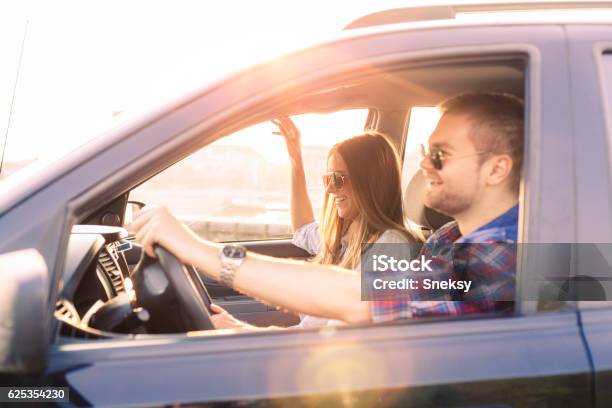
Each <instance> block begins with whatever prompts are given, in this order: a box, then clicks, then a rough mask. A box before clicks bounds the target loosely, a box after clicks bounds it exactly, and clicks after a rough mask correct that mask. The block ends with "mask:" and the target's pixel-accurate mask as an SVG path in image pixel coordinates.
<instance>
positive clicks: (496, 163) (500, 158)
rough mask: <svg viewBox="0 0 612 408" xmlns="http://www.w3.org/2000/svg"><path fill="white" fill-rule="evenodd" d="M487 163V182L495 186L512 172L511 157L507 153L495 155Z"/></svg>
mask: <svg viewBox="0 0 612 408" xmlns="http://www.w3.org/2000/svg"><path fill="white" fill-rule="evenodd" d="M487 161H488V162H489V163H488V165H487V168H486V170H487V175H486V177H487V184H489V185H491V186H496V185H499V184H501V183H503V182H504V181H505V180H507V179H508V177H509V176H510V173H511V172H512V166H513V163H512V158H511V157H510V156H509V155H507V154H500V155H495V156H493V157H492V158H490V159H489V160H487Z"/></svg>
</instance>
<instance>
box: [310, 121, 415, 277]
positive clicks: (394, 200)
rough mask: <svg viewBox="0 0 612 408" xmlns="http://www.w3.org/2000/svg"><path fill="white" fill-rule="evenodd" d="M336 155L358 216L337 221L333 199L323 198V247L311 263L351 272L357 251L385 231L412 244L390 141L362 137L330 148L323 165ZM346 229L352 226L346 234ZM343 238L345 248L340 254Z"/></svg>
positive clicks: (376, 136) (375, 136)
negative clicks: (401, 234)
mask: <svg viewBox="0 0 612 408" xmlns="http://www.w3.org/2000/svg"><path fill="white" fill-rule="evenodd" d="M336 154H337V155H340V157H342V159H343V160H344V162H345V163H346V167H347V169H348V179H349V183H351V185H352V187H353V194H354V202H355V204H356V205H357V207H358V208H359V214H358V215H357V217H356V218H355V219H354V220H352V221H350V220H345V219H342V218H340V217H339V216H338V210H337V208H336V204H335V201H334V199H333V197H330V194H329V193H327V192H326V193H325V199H324V202H323V209H322V211H321V223H320V224H321V234H322V240H323V246H322V250H321V253H320V254H319V256H318V257H317V258H316V260H317V261H318V262H320V263H322V264H333V265H338V266H341V267H343V268H348V269H355V268H356V267H357V265H358V264H359V261H360V255H361V252H362V250H363V245H364V244H365V245H367V244H372V243H374V242H375V241H376V240H377V239H378V238H379V237H380V235H381V234H382V233H384V232H385V231H387V230H397V231H399V232H401V233H403V234H404V235H405V236H406V238H407V239H408V240H413V238H412V235H411V234H410V233H409V232H408V231H407V230H406V228H405V227H404V214H403V208H402V187H401V181H400V179H401V174H400V168H401V166H400V160H399V156H398V154H397V151H396V150H395V148H394V147H393V144H392V143H391V141H390V140H389V139H388V138H387V137H386V136H384V135H383V134H381V133H378V132H365V133H363V134H361V135H358V136H354V137H351V138H350V139H346V140H343V141H342V142H340V143H337V144H336V145H334V146H333V147H332V148H331V150H330V151H329V153H328V155H327V159H328V160H329V158H330V157H332V156H333V155H336ZM351 223H355V225H353V226H352V227H351V228H350V230H349V228H348V227H349V225H350V224H351ZM349 231H350V232H349ZM345 235H346V245H347V246H346V249H345V250H344V252H342V250H341V249H342V237H343V236H345Z"/></svg>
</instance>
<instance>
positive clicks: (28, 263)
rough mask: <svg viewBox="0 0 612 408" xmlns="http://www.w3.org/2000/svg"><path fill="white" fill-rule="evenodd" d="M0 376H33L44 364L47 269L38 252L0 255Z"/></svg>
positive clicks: (45, 357)
mask: <svg viewBox="0 0 612 408" xmlns="http://www.w3.org/2000/svg"><path fill="white" fill-rule="evenodd" d="M0 271H2V295H1V296H0V322H2V324H0V372H2V373H37V372H41V371H42V370H43V369H44V368H45V365H46V363H47V361H46V359H47V347H48V345H49V331H50V328H49V323H50V313H49V310H48V304H47V303H48V302H47V293H48V292H49V287H48V284H47V281H48V278H47V276H48V273H47V265H46V263H45V261H44V259H43V257H42V256H41V255H40V253H39V252H38V251H36V250H35V249H25V250H21V251H16V252H9V253H6V254H0Z"/></svg>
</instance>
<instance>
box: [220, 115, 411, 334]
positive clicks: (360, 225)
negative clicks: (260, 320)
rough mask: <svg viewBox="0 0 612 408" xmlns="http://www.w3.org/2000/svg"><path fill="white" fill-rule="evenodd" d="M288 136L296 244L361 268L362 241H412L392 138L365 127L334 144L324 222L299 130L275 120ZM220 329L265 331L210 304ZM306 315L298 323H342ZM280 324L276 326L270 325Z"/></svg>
mask: <svg viewBox="0 0 612 408" xmlns="http://www.w3.org/2000/svg"><path fill="white" fill-rule="evenodd" d="M274 123H276V124H277V125H278V127H279V132H277V134H280V135H282V136H283V137H284V138H285V142H286V145H287V152H288V154H289V158H290V161H291V224H292V227H293V230H294V231H295V232H294V234H293V244H294V245H296V246H298V247H300V248H302V249H304V250H306V251H308V252H309V253H310V254H312V255H315V258H314V262H317V263H319V264H326V265H337V266H340V267H342V268H346V269H353V270H356V271H360V266H361V265H360V255H361V253H362V251H363V250H364V246H367V245H368V244H372V243H377V244H382V243H395V244H414V243H416V242H417V241H416V239H415V238H414V237H413V236H412V235H411V234H410V233H409V232H408V231H407V230H406V228H405V227H404V223H403V219H404V217H403V211H402V191H401V183H400V162H399V158H398V155H397V152H396V150H395V148H394V147H393V145H392V144H391V142H390V141H389V140H388V139H387V138H386V137H385V136H383V135H382V134H380V133H377V132H365V133H363V134H361V135H359V136H354V137H352V138H349V139H346V140H344V141H342V142H339V143H337V144H336V145H334V146H333V147H332V148H331V150H330V151H329V152H328V155H327V172H326V173H325V175H324V176H323V183H324V186H325V198H324V202H323V208H322V211H321V217H320V222H319V223H317V222H315V217H314V212H313V209H312V204H311V202H310V198H309V197H308V191H307V186H306V176H305V172H304V165H303V161H302V148H301V141H300V139H301V136H300V131H299V130H298V129H297V127H296V126H295V125H294V123H293V121H291V119H289V118H281V119H279V120H275V121H274ZM212 310H213V312H215V313H217V314H216V315H213V316H212V319H213V322H214V324H215V327H216V328H234V329H239V330H261V329H262V328H259V327H255V326H252V325H250V324H248V323H245V322H242V321H240V320H238V319H236V318H234V317H233V316H232V315H231V314H229V313H228V312H227V311H225V310H224V309H222V308H221V307H219V306H218V305H213V306H212ZM340 323H342V322H340V321H338V320H329V319H323V318H318V317H314V316H307V315H304V316H302V320H301V323H300V324H299V325H298V326H295V327H314V326H321V325H333V324H340ZM273 328H275V329H277V328H278V327H275V326H272V327H269V329H273ZM264 329H265V328H264Z"/></svg>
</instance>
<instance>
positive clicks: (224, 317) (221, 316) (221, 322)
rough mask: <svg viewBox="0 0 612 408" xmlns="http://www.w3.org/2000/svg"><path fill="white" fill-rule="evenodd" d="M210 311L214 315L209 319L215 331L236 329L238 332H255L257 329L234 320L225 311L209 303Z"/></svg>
mask: <svg viewBox="0 0 612 408" xmlns="http://www.w3.org/2000/svg"><path fill="white" fill-rule="evenodd" d="M210 310H212V312H213V313H215V314H214V315H212V316H211V317H210V319H211V320H212V322H213V324H214V325H215V329H236V330H239V331H254V330H257V327H255V326H251V325H250V324H248V323H245V322H243V321H242V320H238V319H236V318H235V317H234V316H232V315H231V314H230V313H229V312H228V311H227V310H225V309H223V308H222V307H221V306H219V305H216V304H214V303H211V304H210Z"/></svg>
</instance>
